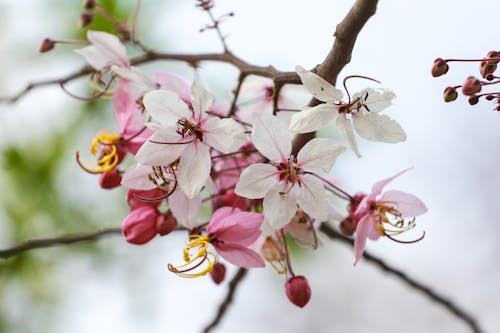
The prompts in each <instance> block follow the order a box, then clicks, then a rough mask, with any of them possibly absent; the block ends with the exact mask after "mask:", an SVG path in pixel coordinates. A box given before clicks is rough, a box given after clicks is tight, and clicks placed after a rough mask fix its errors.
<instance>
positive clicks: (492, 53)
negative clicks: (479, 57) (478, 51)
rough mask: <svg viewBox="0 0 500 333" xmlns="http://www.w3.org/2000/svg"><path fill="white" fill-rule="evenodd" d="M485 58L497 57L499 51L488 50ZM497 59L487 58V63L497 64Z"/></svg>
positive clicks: (498, 56)
mask: <svg viewBox="0 0 500 333" xmlns="http://www.w3.org/2000/svg"><path fill="white" fill-rule="evenodd" d="M486 58H487V59H498V58H500V52H498V51H490V52H488V55H487V56H486ZM498 61H499V60H489V61H488V63H490V64H493V65H495V64H498Z"/></svg>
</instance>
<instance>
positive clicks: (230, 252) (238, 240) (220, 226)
mask: <svg viewBox="0 0 500 333" xmlns="http://www.w3.org/2000/svg"><path fill="white" fill-rule="evenodd" d="M263 221H264V217H263V216H262V215H261V214H258V213H250V212H242V211H240V210H239V209H233V208H231V207H222V208H219V209H218V210H216V211H215V212H214V214H213V216H212V219H211V220H210V223H209V224H208V227H207V234H208V237H209V238H210V243H211V244H212V245H213V246H214V248H215V250H216V251H217V253H218V254H219V255H220V256H221V257H222V258H224V259H226V260H227V261H229V262H230V263H232V264H234V265H237V266H240V267H245V268H250V267H264V266H265V264H264V260H263V259H262V257H261V256H260V255H259V254H258V253H257V252H255V251H254V250H252V249H250V248H249V246H250V245H252V244H253V243H254V242H255V241H256V240H257V238H259V236H260V226H261V225H262V222H263Z"/></svg>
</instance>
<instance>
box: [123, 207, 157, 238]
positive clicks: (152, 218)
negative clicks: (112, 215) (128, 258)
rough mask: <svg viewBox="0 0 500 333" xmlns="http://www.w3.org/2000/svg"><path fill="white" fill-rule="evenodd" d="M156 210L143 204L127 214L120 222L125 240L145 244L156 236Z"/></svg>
mask: <svg viewBox="0 0 500 333" xmlns="http://www.w3.org/2000/svg"><path fill="white" fill-rule="evenodd" d="M157 217H158V211H157V210H156V209H155V208H153V207H150V206H143V207H139V208H137V209H134V210H133V211H131V212H130V214H128V216H127V217H126V218H125V219H124V220H123V222H122V232H123V234H124V235H125V238H126V239H127V242H129V243H132V244H136V245H140V244H145V243H147V242H149V241H150V240H152V239H153V238H154V237H155V236H156V219H157Z"/></svg>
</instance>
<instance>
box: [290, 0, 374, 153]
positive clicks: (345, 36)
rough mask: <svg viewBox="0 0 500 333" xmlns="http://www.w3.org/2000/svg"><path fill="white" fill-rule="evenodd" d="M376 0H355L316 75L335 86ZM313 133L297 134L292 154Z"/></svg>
mask: <svg viewBox="0 0 500 333" xmlns="http://www.w3.org/2000/svg"><path fill="white" fill-rule="evenodd" d="M377 3H378V0H357V1H356V2H355V3H354V5H353V6H352V8H351V10H349V12H348V13H347V15H346V16H345V17H344V19H343V20H342V22H340V23H339V24H338V25H337V30H336V31H335V34H334V36H335V42H334V43H333V46H332V49H331V50H330V52H329V53H328V55H327V56H326V58H325V60H323V62H322V63H321V64H320V65H319V66H318V67H317V68H316V74H318V75H319V76H321V77H322V78H324V79H325V80H327V81H328V82H330V83H331V84H333V85H335V82H336V81H337V76H338V75H339V73H340V71H341V70H342V69H343V68H344V66H345V65H347V64H348V63H349V62H350V61H351V54H352V50H353V48H354V43H355V42H356V39H357V37H358V34H359V33H360V32H361V29H362V28H363V27H364V25H365V24H366V22H367V21H368V19H369V18H370V17H372V16H373V15H374V14H375V11H376V10H377ZM318 103H319V101H318V100H316V99H314V98H313V99H312V100H311V102H310V103H309V106H315V105H318ZM315 135H316V133H315V132H311V133H304V134H299V135H297V136H296V137H295V139H294V142H293V154H294V155H297V152H298V151H299V150H300V148H302V147H303V146H304V145H305V144H306V143H307V142H308V141H310V140H311V139H312V138H314V137H315Z"/></svg>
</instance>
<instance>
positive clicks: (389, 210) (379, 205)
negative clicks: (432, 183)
mask: <svg viewBox="0 0 500 333" xmlns="http://www.w3.org/2000/svg"><path fill="white" fill-rule="evenodd" d="M408 170H410V169H406V170H403V171H401V172H399V173H397V174H396V175H394V176H392V177H389V178H386V179H383V180H381V181H379V182H377V183H375V185H373V187H372V192H371V193H370V194H367V195H366V196H365V197H363V198H362V200H361V202H360V203H359V205H358V207H357V209H356V211H355V212H354V214H353V218H354V219H355V221H357V227H356V238H355V240H354V252H355V261H354V264H356V263H357V262H358V261H359V259H360V258H361V256H362V255H363V251H364V249H365V245H366V238H370V239H372V240H376V239H378V238H379V237H380V236H387V237H389V238H390V239H392V240H395V239H394V238H393V237H392V236H393V235H398V234H400V233H402V232H404V231H406V230H410V229H412V228H413V227H414V226H415V219H414V217H415V216H418V215H421V214H424V213H425V212H427V207H426V206H425V204H424V203H423V202H422V201H421V200H420V199H419V198H417V197H416V196H414V195H413V194H410V193H405V192H401V191H395V190H391V191H387V192H385V193H383V194H382V190H383V189H384V187H385V186H386V185H387V184H389V183H390V182H391V181H392V180H393V179H395V178H397V177H399V176H400V175H402V174H403V173H405V172H407V171H408ZM407 218H409V219H410V220H405V219H407ZM422 237H423V236H422ZM422 237H421V238H419V239H417V241H418V240H420V239H422ZM396 241H398V242H403V243H405V242H404V241H399V240H396ZM411 242H413V241H411Z"/></svg>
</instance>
